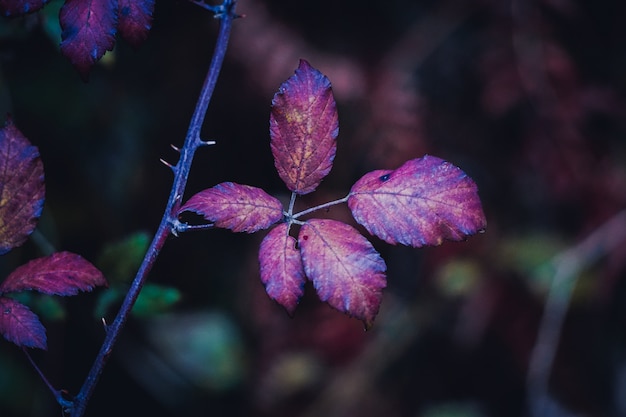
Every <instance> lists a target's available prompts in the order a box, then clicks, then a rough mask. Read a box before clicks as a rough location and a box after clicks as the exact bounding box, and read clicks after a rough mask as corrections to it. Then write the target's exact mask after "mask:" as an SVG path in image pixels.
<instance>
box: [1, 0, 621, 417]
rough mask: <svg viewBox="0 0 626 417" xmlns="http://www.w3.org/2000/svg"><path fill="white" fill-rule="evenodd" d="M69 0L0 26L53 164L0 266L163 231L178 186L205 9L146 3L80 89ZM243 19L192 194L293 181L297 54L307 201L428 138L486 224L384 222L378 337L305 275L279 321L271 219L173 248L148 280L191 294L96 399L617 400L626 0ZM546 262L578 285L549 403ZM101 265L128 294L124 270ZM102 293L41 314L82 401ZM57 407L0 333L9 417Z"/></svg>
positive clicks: (287, 4)
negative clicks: (326, 81) (422, 236)
mask: <svg viewBox="0 0 626 417" xmlns="http://www.w3.org/2000/svg"><path fill="white" fill-rule="evenodd" d="M59 7H60V3H59V2H58V0H52V2H51V3H50V4H49V5H48V6H46V8H45V9H44V13H40V14H36V15H31V16H28V17H26V18H17V19H10V20H9V19H4V18H2V20H0V113H1V114H6V113H7V112H10V113H11V114H12V116H13V119H14V121H15V123H16V125H17V126H18V127H19V128H20V129H21V131H22V132H23V133H24V134H25V135H26V136H27V137H28V138H29V139H30V140H31V142H32V143H33V144H35V145H36V146H38V147H39V149H40V152H41V155H42V159H43V162H44V166H45V173H46V203H45V207H44V212H43V215H42V218H41V220H40V224H39V229H38V234H37V239H33V240H30V241H29V242H27V243H26V244H25V245H24V246H23V247H21V248H19V249H16V250H14V251H12V252H11V253H10V254H8V255H5V256H4V257H3V259H2V260H1V261H0V270H1V272H2V274H3V276H6V274H8V273H9V272H10V271H11V270H12V269H13V268H15V267H16V266H17V265H20V264H22V263H24V262H26V261H28V260H29V259H32V258H34V257H37V256H41V255H42V253H45V251H46V245H45V243H46V241H47V243H48V244H50V245H51V247H52V248H54V249H56V250H69V251H73V252H76V253H79V254H81V255H82V256H84V257H86V258H87V259H89V260H91V261H92V262H94V263H96V264H98V262H99V260H102V256H103V255H102V254H103V253H104V252H105V251H106V250H107V248H110V247H111V245H112V244H114V243H115V242H120V241H124V240H125V239H129V237H131V236H137V235H136V234H137V233H142V232H143V233H146V234H147V236H151V233H153V232H154V230H155V229H156V226H157V225H158V222H159V220H160V218H161V215H162V210H163V208H164V206H165V202H166V199H167V195H168V193H169V187H170V185H171V180H172V175H171V172H170V171H169V170H168V169H167V168H166V167H164V166H163V165H162V164H161V163H159V158H164V159H165V160H167V161H170V162H172V163H173V162H175V161H176V156H177V155H176V153H175V152H174V151H173V150H172V149H171V148H170V147H169V145H170V144H174V145H182V141H183V139H184V136H185V133H186V129H187V124H188V122H189V119H190V116H191V114H192V112H193V108H194V105H195V100H196V98H197V95H198V93H199V89H200V86H201V84H202V81H203V78H204V76H205V73H206V69H207V67H208V63H209V59H210V55H211V52H212V48H213V46H214V42H215V35H216V31H217V27H218V24H217V21H215V20H214V19H213V18H212V17H211V15H210V14H209V13H208V12H206V11H205V10H203V9H201V8H199V7H197V6H195V5H193V4H190V3H187V2H184V1H174V0H163V1H162V0H157V4H156V11H155V18H154V24H153V29H152V31H151V33H150V36H149V38H148V40H147V41H146V42H145V43H144V45H142V46H141V48H139V49H138V50H136V51H135V50H133V49H132V48H130V47H129V46H128V45H127V44H126V43H125V42H123V41H118V43H117V45H116V48H115V51H114V53H113V54H108V55H107V56H106V57H105V59H104V60H103V62H102V63H101V64H98V65H97V66H96V67H95V68H94V70H93V71H92V73H91V76H90V79H89V82H88V83H84V82H83V81H81V79H80V77H79V76H78V74H77V72H76V71H75V70H74V69H73V68H72V67H71V65H70V64H69V62H68V61H67V60H66V59H65V58H64V57H62V56H61V55H60V53H59V51H58V42H59V38H58V22H57V20H56V15H57V10H58V8H59ZM238 11H239V12H240V13H243V14H245V15H246V17H245V18H244V19H240V20H238V21H236V22H235V25H234V28H233V37H232V40H231V44H230V48H229V51H228V53H227V56H226V62H225V64H224V68H223V71H222V74H221V77H220V80H219V83H218V86H217V90H216V92H215V96H214V99H213V101H212V103H211V106H210V108H209V112H208V115H207V121H206V123H205V128H204V131H203V137H204V138H205V139H212V140H216V141H217V145H216V146H214V147H212V148H206V149H202V150H200V152H198V154H197V157H196V160H195V162H194V165H193V169H192V172H191V176H190V179H189V186H188V191H187V195H191V193H193V192H196V191H199V190H201V189H203V188H207V187H210V186H213V185H215V184H216V183H219V182H222V181H235V182H239V183H244V184H250V185H254V186H257V187H263V188H265V189H266V190H268V191H269V192H271V193H272V194H275V195H281V196H286V195H287V194H286V190H285V189H284V187H283V186H282V184H281V182H280V180H279V178H278V176H277V174H276V172H275V170H274V167H273V161H272V157H271V153H270V149H269V135H268V117H269V106H270V103H271V99H272V96H273V94H274V92H275V91H276V89H277V88H278V86H279V85H280V83H281V82H283V81H284V80H285V79H286V78H288V77H289V76H290V75H291V74H292V73H293V71H294V70H295V68H296V67H297V65H298V59H300V58H305V59H307V60H308V61H309V62H310V63H311V64H312V65H313V66H314V67H316V68H318V69H320V70H321V71H322V72H324V73H325V74H326V75H327V76H328V77H329V78H330V80H331V82H332V83H333V89H334V94H335V98H336V100H337V104H338V109H339V120H340V134H339V139H338V151H337V157H336V159H335V164H334V168H333V170H332V171H331V174H330V175H329V177H327V178H326V179H325V180H324V182H323V183H322V186H321V187H320V189H319V190H318V191H317V192H316V193H314V194H312V195H310V196H307V197H306V198H304V199H303V203H306V204H318V203H323V202H325V201H328V200H331V199H334V198H340V197H343V196H344V195H345V194H346V193H347V191H348V189H349V187H350V186H351V184H352V183H354V181H356V180H357V179H358V178H359V177H360V176H361V175H363V174H364V173H365V172H367V171H370V170H373V169H379V168H387V169H392V168H396V167H398V166H399V165H400V164H402V163H403V162H404V161H406V160H407V159H410V158H417V157H420V156H422V155H424V154H425V153H428V154H433V155H436V156H439V157H441V158H444V159H446V160H448V161H450V162H452V163H454V164H455V165H457V166H459V167H461V168H462V169H463V170H465V171H466V172H467V173H468V174H469V175H470V176H471V177H472V178H473V179H474V180H475V181H476V183H477V184H478V188H479V191H480V196H481V199H482V201H483V205H484V210H485V213H486V216H487V221H488V227H487V232H486V233H485V234H481V235H478V236H474V237H471V238H469V239H468V241H467V242H462V243H445V244H444V245H442V246H440V247H437V248H422V249H410V248H404V247H390V246H388V245H385V244H382V243H381V242H380V241H378V240H376V239H374V238H372V242H373V243H374V245H375V246H376V247H377V248H378V249H379V250H380V252H381V253H382V254H383V256H384V258H385V260H386V262H387V265H388V269H389V270H388V288H387V289H386V290H385V294H384V298H383V304H382V307H381V312H380V314H379V316H378V318H377V320H376V322H375V325H374V328H373V329H372V330H370V331H368V332H364V331H363V328H362V324H361V323H360V322H358V321H357V320H354V319H350V318H348V317H345V316H344V315H342V314H341V313H339V312H336V311H334V310H332V309H330V308H329V307H328V306H326V305H325V304H322V303H320V302H319V300H317V298H316V296H315V294H314V290H313V288H310V287H309V288H307V295H306V296H305V298H304V299H303V300H302V302H301V305H300V306H299V307H298V310H297V311H296V314H295V317H294V318H289V317H288V316H287V315H286V314H285V312H284V311H283V310H282V309H281V308H280V307H279V306H278V305H276V304H275V303H273V302H272V301H271V300H270V299H269V298H268V297H267V296H266V295H265V294H264V291H263V287H262V285H261V283H260V281H259V276H258V265H257V260H256V250H257V248H258V244H259V242H260V239H261V238H262V234H258V235H244V234H233V233H230V232H228V231H223V230H212V231H207V232H200V233H192V234H186V235H183V236H181V237H180V238H178V239H174V238H172V239H170V240H169V241H168V243H167V245H166V246H165V249H164V251H163V252H162V254H161V256H160V257H159V259H158V261H157V263H156V265H155V268H154V270H153V272H152V273H151V275H150V282H151V283H154V284H159V285H161V286H162V287H160V288H166V289H169V290H172V291H178V294H179V296H180V300H179V302H178V303H176V304H175V305H172V306H169V308H166V309H164V308H157V307H155V308H153V309H152V310H150V311H149V312H148V314H145V315H143V316H141V317H135V318H133V319H132V320H131V322H130V323H129V324H128V327H127V328H126V329H125V331H124V333H123V336H122V339H121V341H120V343H119V345H117V346H116V349H115V351H114V355H113V358H112V360H111V361H110V363H109V365H108V366H107V368H106V370H105V373H104V375H103V377H102V380H101V381H100V383H99V385H98V387H97V389H96V393H95V395H94V397H93V399H92V400H91V402H90V404H89V407H88V413H87V415H88V416H94V417H96V416H111V415H123V416H126V415H128V416H130V415H146V416H154V417H157V416H163V417H165V416H188V417H195V416H206V415H212V416H217V415H219V416H275V417H276V416H321V415H324V416H386V417H394V416H411V417H415V416H427V417H452V416H455V417H456V416H458V417H461V416H462V417H466V416H467V417H475V416H512V417H515V416H527V415H536V416H569V415H576V416H626V401H625V400H624V398H626V337H625V335H626V328H625V325H626V308H625V307H624V306H625V302H626V276H625V273H626V262H625V259H626V244H625V241H626V239H625V234H626V233H625V231H626V221H624V215H623V212H622V210H624V207H625V203H626V140H625V139H626V122H625V120H626V119H625V116H626V105H625V102H624V98H625V97H624V95H625V89H626V48H625V47H624V39H625V38H626V26H625V25H624V24H623V20H624V17H625V16H626V3H624V2H623V1H620V0H613V1H610V0H606V1H599V2H590V1H588V2H584V1H575V0H529V1H522V0H513V1H497V0H492V1H488V0H468V1H464V2H459V1H455V0H444V1H422V0H420V1H415V0H413V1H408V0H392V1H387V2H370V3H367V2H359V1H336V2H312V1H311V2H299V1H287V0H283V1H278V0H265V1H263V0H241V1H240V3H239V5H238ZM620 213H621V214H620ZM328 215H329V216H332V217H334V218H338V219H342V220H345V221H350V220H349V217H347V213H346V212H345V209H343V208H333V209H332V210H331V211H330V213H328ZM616 216H617V217H616ZM611 219H613V223H610V227H608V228H603V227H602V225H603V224H605V222H607V221H610V220H611ZM594 233H595V234H594ZM590 235H591V236H592V240H588V241H586V242H587V244H586V245H583V246H579V244H580V243H581V242H585V239H586V238H587V237H588V236H590ZM139 236H146V235H139ZM42 242H43V243H42ZM49 247H50V246H49ZM564 254H567V255H568V256H569V257H566V258H563V255H564ZM128 256H129V257H130V255H128ZM124 257H125V255H124V254H123V253H122V254H120V255H119V258H120V259H119V262H124ZM576 261H581V262H582V265H578V264H576ZM131 263H132V262H131ZM559 266H560V267H565V268H568V267H570V268H571V274H568V275H567V276H566V278H567V280H566V282H567V284H566V285H565V286H564V287H567V285H572V286H574V287H573V292H572V294H571V296H570V294H569V292H568V291H567V289H562V288H561V287H558V286H557V287H555V288H554V289H553V293H554V294H556V296H557V298H558V297H561V298H559V299H560V300H561V302H560V303H557V304H554V305H551V307H549V308H547V311H548V313H549V316H551V317H554V315H558V314H559V313H566V314H567V315H566V319H565V322H564V324H563V326H562V327H556V328H555V329H553V330H552V331H551V333H550V332H549V334H551V335H552V336H554V340H557V341H558V343H559V344H558V346H557V354H556V358H555V360H554V362H553V363H552V362H548V365H551V369H552V372H551V374H550V378H549V383H548V389H547V394H546V392H541V391H540V392H534V393H533V394H529V391H528V385H527V382H526V379H527V377H526V375H527V372H528V367H529V363H530V361H531V357H532V352H533V347H534V346H535V344H536V340H537V332H538V328H539V326H540V323H541V320H542V311H544V306H545V305H546V295H547V293H548V290H549V289H550V283H551V282H552V280H553V278H554V277H555V276H557V274H558V271H559V269H558V267H559ZM109 278H110V279H111V277H109ZM115 278H116V279H117V280H118V281H115V280H114V282H112V288H113V287H115V288H118V289H119V288H120V286H121V285H122V284H121V282H122V281H124V280H128V279H130V276H122V277H115ZM104 292H105V291H104V290H101V289H100V290H97V291H95V293H94V294H87V295H80V296H77V297H73V298H71V299H67V300H61V303H60V305H61V307H62V309H61V313H63V314H60V315H59V316H54V315H53V314H48V315H46V313H45V311H41V312H40V315H42V317H43V321H44V324H45V325H46V327H47V329H48V339H49V350H48V351H47V352H33V356H34V358H35V360H36V361H37V363H38V364H39V365H40V366H41V368H42V369H43V371H44V372H45V373H46V375H47V376H48V378H49V379H50V381H51V382H52V384H53V385H54V386H55V387H57V388H59V389H61V388H62V389H67V390H68V391H69V393H70V394H71V393H75V392H77V390H78V389H79V388H80V385H81V384H82V381H83V379H84V377H85V375H86V374H87V371H88V369H89V367H90V366H91V362H92V360H93V358H94V357H95V354H96V352H97V349H98V348H99V345H100V342H101V341H102V338H103V331H102V327H101V326H102V325H101V323H100V319H99V318H98V317H97V314H94V308H95V305H96V304H97V303H98V302H99V300H101V297H102V296H103V295H102V294H103V293H104ZM555 306H556V307H555ZM33 309H35V306H34V307H33ZM113 314H114V312H113V309H111V310H110V311H109V312H107V313H106V314H105V318H106V319H107V320H109V321H111V320H112V317H113ZM55 317H56V318H55ZM553 343H554V342H553ZM544 395H546V397H544ZM546 398H547V404H548V409H547V410H546V409H544V411H534V412H533V409H532V407H530V406H529V404H535V403H537V402H538V401H540V400H544V399H546ZM59 415H61V410H60V408H59V407H58V406H57V405H56V404H55V402H54V399H53V397H52V395H50V393H49V392H48V391H46V389H45V386H44V384H43V383H42V382H41V380H40V379H38V377H37V375H36V373H35V371H34V370H33V369H32V368H31V367H30V365H29V364H28V362H27V359H26V357H25V356H24V355H23V353H22V352H21V351H20V350H19V349H18V348H16V347H15V346H13V345H12V344H10V343H8V342H3V341H0V416H2V417H13V416H16V417H18V416H19V417H22V416H23V417H26V416H43V417H47V416H59Z"/></svg>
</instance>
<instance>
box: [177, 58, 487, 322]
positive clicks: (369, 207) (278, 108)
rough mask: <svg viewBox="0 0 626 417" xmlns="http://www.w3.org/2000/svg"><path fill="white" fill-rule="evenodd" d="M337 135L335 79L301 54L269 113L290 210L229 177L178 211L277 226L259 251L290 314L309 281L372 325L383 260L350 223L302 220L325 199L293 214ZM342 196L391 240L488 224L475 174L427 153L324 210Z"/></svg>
mask: <svg viewBox="0 0 626 417" xmlns="http://www.w3.org/2000/svg"><path fill="white" fill-rule="evenodd" d="M338 133H339V122H338V116H337V108H336V104H335V100H334V97H333V94H332V87H331V84H330V81H329V80H328V78H327V77H326V76H324V75H323V74H322V73H321V72H320V71H318V70H317V69H315V68H313V67H312V66H311V65H310V64H309V63H308V62H307V61H305V60H301V61H300V65H299V66H298V68H297V69H296V71H295V74H294V75H293V76H292V77H290V78H289V79H288V80H286V81H285V82H284V83H283V84H282V85H281V86H280V88H279V89H278V92H277V93H276V94H275V96H274V99H273V101H272V110H271V114H270V147H271V150H272V155H273V156H274V165H275V167H276V170H277V171H278V175H279V176H280V178H281V179H282V180H283V182H284V183H285V185H286V186H287V188H288V189H289V190H290V191H291V192H292V199H291V203H290V204H289V207H287V208H283V207H282V204H281V203H280V201H279V200H277V199H276V198H274V197H272V196H270V195H269V194H267V193H266V192H265V191H263V190H261V189H259V188H255V187H251V186H247V185H239V184H234V183H230V182H229V183H222V184H218V185H216V186H214V187H212V188H209V189H207V190H204V191H201V192H199V193H198V194H196V195H194V196H192V197H191V198H190V199H189V201H188V202H187V203H186V204H184V205H183V206H182V207H181V208H180V210H179V212H178V214H179V215H180V214H181V213H183V212H185V211H193V212H195V213H197V214H200V215H202V216H204V218H205V219H206V220H208V221H210V222H212V224H213V225H214V226H216V227H223V228H227V229H230V230H233V231H235V232H248V233H251V232H256V231H258V230H263V229H268V228H270V227H272V226H274V227H273V228H272V229H271V230H270V231H269V232H268V233H267V235H266V236H265V238H264V239H263V241H262V243H261V245H260V249H259V263H260V275H261V281H262V283H263V284H264V285H265V289H266V292H267V294H268V295H269V296H270V297H271V298H272V299H274V300H276V301H277V302H278V303H279V304H281V305H282V306H283V307H284V308H285V309H286V310H287V312H288V313H289V314H293V312H294V310H295V308H296V306H297V304H298V301H299V300H300V298H301V297H302V295H303V292H304V284H305V282H306V280H310V281H312V283H313V286H314V287H315V290H316V292H317V294H318V296H319V297H320V299H321V300H322V301H325V302H328V304H329V305H330V306H332V307H333V308H335V309H337V310H339V311H342V312H345V313H347V314H349V315H351V316H353V317H355V318H358V319H360V320H362V321H363V323H364V324H365V327H366V328H369V327H370V326H371V325H372V323H373V321H374V319H375V317H376V315H377V313H378V309H379V306H380V303H381V299H382V290H383V288H385V286H386V275H385V272H386V265H385V262H384V260H383V259H382V257H381V256H380V254H379V253H378V252H377V251H376V249H375V248H374V246H373V245H372V244H371V243H370V241H369V240H367V239H366V238H365V237H364V236H363V235H362V234H361V233H359V232H358V231H357V229H355V228H354V227H352V226H350V225H348V224H346V223H343V222H340V221H337V220H331V219H316V218H311V219H308V220H299V218H300V217H301V216H303V215H304V214H308V213H310V212H313V211H314V210H315V209H317V208H321V207H322V206H319V207H317V208H312V209H309V210H306V211H305V212H301V213H293V207H294V204H293V202H294V201H295V198H296V197H297V196H298V195H303V194H307V193H311V192H313V191H314V190H315V189H316V188H317V187H318V186H319V185H320V183H321V181H322V180H323V179H324V178H325V177H326V175H328V173H329V172H330V170H331V168H332V165H333V160H334V157H335V151H336V149H337V142H336V140H337V136H338ZM343 202H347V204H348V207H349V209H350V211H351V213H352V215H353V217H354V220H355V221H356V222H357V223H358V224H360V225H361V226H363V227H364V228H365V229H366V230H367V231H368V232H369V233H370V234H372V235H374V236H377V237H378V238H380V239H381V240H383V241H385V242H387V243H390V244H398V243H399V244H403V245H408V246H412V247H422V246H425V245H439V244H441V243H442V242H443V241H444V240H453V241H459V240H463V239H465V238H466V237H467V236H469V235H472V234H475V233H477V232H480V231H483V230H484V229H485V227H486V219H485V215H484V213H483V210H482V205H481V202H480V199H479V197H478V190H477V187H476V184H475V183H474V181H472V179H471V178H469V177H468V176H467V175H466V174H465V173H464V172H463V171H462V170H461V169H460V168H458V167H456V166H454V165H452V164H450V163H449V162H446V161H443V160H442V159H439V158H437V157H434V156H429V155H426V156H424V157H422V158H418V159H413V160H410V161H407V162H406V163H405V164H403V165H402V166H401V167H399V168H397V169H395V170H376V171H373V172H370V173H367V174H365V175H364V176H363V177H362V178H361V179H359V180H358V181H357V182H356V183H355V184H354V185H353V187H352V189H351V190H350V192H349V193H348V195H347V196H346V197H345V198H344V199H341V200H337V201H336V202H331V203H328V204H326V205H323V207H329V206H330V205H332V204H338V203H343ZM297 228H299V231H298V232H296V231H295V229H297Z"/></svg>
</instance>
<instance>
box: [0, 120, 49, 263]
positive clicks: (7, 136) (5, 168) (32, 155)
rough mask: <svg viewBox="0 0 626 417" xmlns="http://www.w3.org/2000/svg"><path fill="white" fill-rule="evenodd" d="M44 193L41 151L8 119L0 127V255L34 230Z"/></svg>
mask: <svg viewBox="0 0 626 417" xmlns="http://www.w3.org/2000/svg"><path fill="white" fill-rule="evenodd" d="M44 194H45V187H44V177H43V164H42V163H41V159H40V158H39V151H38V150H37V148H36V147H34V146H32V145H31V144H30V142H29V141H28V139H26V138H25V137H24V135H22V133H21V132H20V131H19V130H18V129H17V128H16V127H15V126H14V125H13V123H12V122H11V120H9V121H8V122H7V124H6V126H5V127H4V128H2V129H0V255H1V254H3V253H6V252H8V251H9V250H11V249H12V248H14V247H16V246H19V245H21V244H22V243H24V241H25V240H26V239H27V238H28V236H29V235H30V234H31V233H32V232H33V230H34V229H35V227H36V226H37V219H39V216H40V215H41V210H42V208H43V201H44Z"/></svg>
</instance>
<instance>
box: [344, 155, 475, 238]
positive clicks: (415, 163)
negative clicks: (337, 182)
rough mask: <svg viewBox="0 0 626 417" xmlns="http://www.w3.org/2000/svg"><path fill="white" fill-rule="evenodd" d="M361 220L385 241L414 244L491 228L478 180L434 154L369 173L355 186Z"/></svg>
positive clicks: (354, 207) (352, 201)
mask: <svg viewBox="0 0 626 417" xmlns="http://www.w3.org/2000/svg"><path fill="white" fill-rule="evenodd" d="M348 206H349V207H350V210H351V211H352V215H353V216H354V218H355V219H356V221H357V222H358V223H359V224H361V225H363V226H364V227H365V228H366V229H367V230H368V231H369V232H370V233H371V234H373V235H376V236H378V237H379V238H381V239H382V240H384V241H385V242H388V243H391V244H396V243H401V244H403V245H409V246H414V247H420V246H424V245H439V244H441V243H442V242H443V240H444V239H449V240H463V239H464V238H465V237H467V236H468V235H471V234H474V233H476V232H479V231H482V230H484V229H485V227H486V224H487V222H486V220H485V215H484V214H483V210H482V206H481V203H480V199H479V198H478V190H477V187H476V184H475V183H474V181H472V179H471V178H469V177H468V176H467V175H466V174H465V173H464V172H463V171H461V170H460V169H459V168H457V167H455V166H454V165H452V164H450V163H448V162H445V161H443V160H441V159H439V158H436V157H434V156H428V155H426V156H424V157H423V158H420V159H413V160H410V161H407V162H406V163H405V164H404V165H402V166H401V167H400V168H398V169H396V170H395V171H391V170H379V171H373V172H370V173H367V174H365V175H364V176H363V177H362V178H361V179H360V180H358V181H357V182H356V183H355V184H354V186H353V187H352V189H351V190H350V196H349V198H348Z"/></svg>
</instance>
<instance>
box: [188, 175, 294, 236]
mask: <svg viewBox="0 0 626 417" xmlns="http://www.w3.org/2000/svg"><path fill="white" fill-rule="evenodd" d="M184 211H193V212H194V213H197V214H200V215H202V216H204V218H205V219H206V220H208V221H211V222H215V226H216V227H222V228H225V229H230V230H232V231H233V232H247V233H252V232H256V231H257V230H261V229H267V228H268V227H270V226H271V225H273V224H274V223H276V222H277V221H279V220H280V219H282V217H283V206H282V204H281V203H280V201H279V200H278V199H277V198H275V197H272V196H271V195H269V194H267V193H266V192H265V191H263V190H262V189H260V188H257V187H251V186H249V185H241V184H236V183H233V182H223V183H221V184H218V185H216V186H215V187H212V188H208V189H206V190H203V191H200V192H199V193H197V194H195V195H194V196H192V197H191V198H190V199H189V201H187V203H185V205H183V206H182V207H181V208H180V210H179V211H178V214H180V213H182V212H184Z"/></svg>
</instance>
